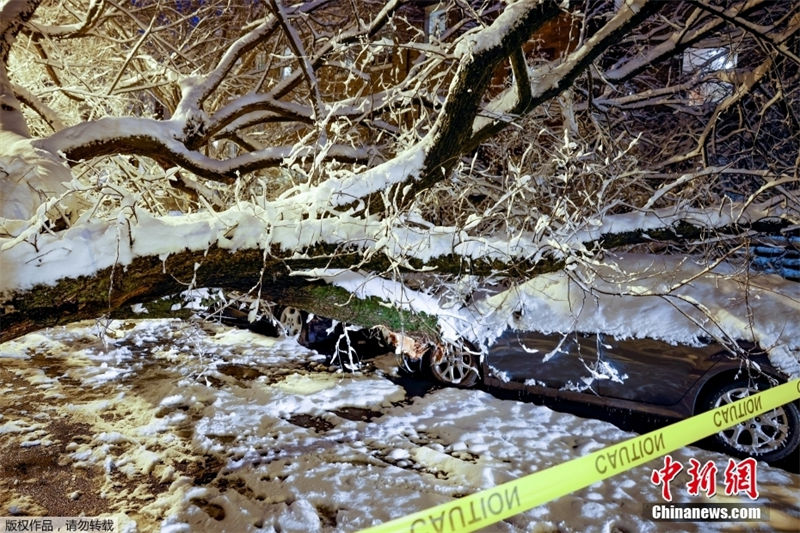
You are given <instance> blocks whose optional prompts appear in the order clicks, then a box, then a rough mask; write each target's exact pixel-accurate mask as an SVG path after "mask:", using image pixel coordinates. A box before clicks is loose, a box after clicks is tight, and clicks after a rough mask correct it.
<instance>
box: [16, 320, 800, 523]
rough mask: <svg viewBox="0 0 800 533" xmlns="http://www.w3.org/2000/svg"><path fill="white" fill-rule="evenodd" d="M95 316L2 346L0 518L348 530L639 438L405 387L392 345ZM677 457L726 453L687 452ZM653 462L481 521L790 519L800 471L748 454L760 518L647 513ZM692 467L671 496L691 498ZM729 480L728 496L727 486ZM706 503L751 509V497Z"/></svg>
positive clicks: (532, 410)
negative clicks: (354, 363)
mask: <svg viewBox="0 0 800 533" xmlns="http://www.w3.org/2000/svg"><path fill="white" fill-rule="evenodd" d="M98 331H100V330H99V329H98V327H97V324H96V323H95V322H83V323H79V324H76V325H73V326H70V327H67V328H57V329H51V330H46V331H43V332H40V333H35V334H31V335H28V336H26V337H23V338H21V339H18V340H15V341H11V342H8V343H5V344H2V345H0V393H2V394H1V395H0V406H2V410H1V411H0V413H1V414H0V474H2V475H0V516H8V515H11V514H19V515H28V516H76V515H80V514H85V515H86V516H93V515H100V514H109V513H110V514H114V515H116V516H117V517H118V519H119V523H120V525H121V526H122V530H123V531H128V532H134V531H139V532H142V533H144V532H150V531H158V530H161V531H164V532H183V531H186V532H188V531H193V532H197V531H230V532H245V531H282V532H312V531H356V530H358V529H361V528H364V527H366V526H369V525H374V524H377V523H379V522H384V521H387V520H389V519H391V518H395V517H399V516H403V515H405V514H410V513H412V512H414V511H418V510H421V509H424V508H427V507H430V506H432V505H435V504H438V503H442V502H446V501H450V500H451V499H453V498H456V497H459V496H461V495H464V494H468V493H471V492H474V491H477V490H480V489H485V488H489V487H492V486H494V485H496V484H498V483H501V482H504V481H508V480H511V479H514V478H517V477H520V476H523V475H526V474H528V473H531V472H535V471H538V470H541V469H543V468H546V467H548V466H552V465H555V464H559V463H561V462H564V461H567V460H569V459H570V458H573V457H578V456H580V455H583V454H586V453H589V452H591V451H594V450H597V449H600V448H602V447H604V446H606V445H608V444H613V443H616V442H619V441H621V440H624V439H625V438H628V437H630V436H631V435H632V434H630V433H626V432H623V431H621V430H619V429H617V428H616V427H615V426H613V425H611V424H608V423H605V422H600V421H596V420H589V419H582V418H578V417H575V416H572V415H567V414H562V413H558V412H555V411H552V410H550V409H548V408H546V407H542V406H537V405H534V404H530V403H521V402H515V401H509V400H500V399H497V398H494V397H493V396H491V395H489V394H486V393H484V392H481V391H466V390H458V389H441V390H436V391H433V392H430V393H428V394H426V395H424V396H423V397H414V398H407V397H406V392H405V390H404V389H403V388H402V387H400V386H398V385H396V384H394V383H393V382H392V381H391V380H390V379H388V377H390V376H391V374H392V373H394V372H395V369H394V358H393V356H391V355H389V356H384V357H381V358H378V359H377V360H375V361H374V363H375V364H374V366H373V365H370V366H369V367H368V368H366V369H365V371H364V372H360V373H343V372H337V371H335V370H332V369H330V368H328V367H327V366H326V364H325V359H324V358H323V357H322V356H319V355H317V354H315V353H313V352H309V351H308V350H306V349H304V348H302V347H300V346H299V345H298V344H297V343H296V342H294V341H293V340H291V339H271V338H268V337H263V336H260V335H257V334H254V333H250V332H247V331H241V330H234V329H229V328H226V327H224V326H220V325H216V324H211V323H207V322H194V321H185V322H182V321H168V320H137V321H116V322H112V323H110V324H106V327H105V328H103V330H102V333H98ZM672 457H673V458H674V459H676V460H679V461H681V462H682V463H684V464H688V460H689V458H691V457H694V458H697V459H698V460H699V461H700V462H701V463H705V461H707V460H709V459H711V460H714V461H715V463H716V464H717V467H718V469H719V472H723V471H724V469H725V466H726V465H727V460H728V458H727V457H726V456H722V455H719V454H714V453H712V452H708V451H705V450H700V449H697V448H684V449H682V450H679V451H677V452H675V453H673V454H672ZM662 465H663V462H662V461H661V460H658V461H654V462H653V463H651V464H648V465H645V466H641V467H638V468H635V469H633V470H630V471H628V472H626V473H624V474H621V475H619V476H616V477H614V478H611V479H609V480H606V481H604V482H601V483H597V484H595V485H592V486H591V487H588V488H586V489H583V490H581V491H578V492H576V493H573V494H571V495H569V496H566V497H563V498H561V499H559V500H556V501H554V502H551V503H549V504H547V505H544V506H541V507H538V508H536V509H533V510H531V511H528V512H526V513H523V514H520V515H517V516H515V517H512V518H510V519H508V520H506V521H505V522H501V523H499V524H497V525H495V526H493V527H491V528H489V529H487V531H581V532H582V531H706V530H723V531H738V530H762V531H781V530H782V531H797V530H798V524H799V523H800V475H796V474H790V473H787V472H785V471H783V470H779V469H775V468H771V467H769V466H767V465H766V464H759V466H758V489H759V491H760V497H759V499H758V501H757V503H759V504H761V505H762V506H763V507H765V508H768V509H769V511H770V512H769V522H761V523H748V524H738V525H736V524H731V523H710V522H708V523H667V522H662V523H654V522H652V521H649V520H648V519H646V517H645V514H644V509H643V505H644V504H647V503H661V502H662V501H663V500H661V489H660V487H657V486H656V485H653V484H652V483H651V482H650V481H649V479H650V474H651V472H652V470H653V469H654V468H660V467H661V466H662ZM687 480H688V476H686V475H685V470H684V472H681V474H679V475H678V477H677V478H676V479H675V480H673V481H672V492H673V495H674V496H675V501H694V502H703V501H708V500H705V499H703V498H702V497H690V496H689V495H688V494H687V493H686V490H685V487H684V485H685V483H686V481H687ZM719 492H720V493H721V492H722V491H721V490H720V491H719ZM720 493H718V494H717V496H715V497H714V498H713V501H714V502H742V503H749V502H750V500H749V499H748V498H747V496H744V495H742V496H735V497H725V496H722V495H721V494H720Z"/></svg>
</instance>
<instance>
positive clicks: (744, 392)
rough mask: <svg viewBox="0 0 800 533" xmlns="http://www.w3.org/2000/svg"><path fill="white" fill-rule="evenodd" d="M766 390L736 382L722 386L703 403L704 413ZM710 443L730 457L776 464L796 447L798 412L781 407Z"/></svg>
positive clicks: (789, 406)
mask: <svg viewBox="0 0 800 533" xmlns="http://www.w3.org/2000/svg"><path fill="white" fill-rule="evenodd" d="M766 388H768V385H767V384H765V383H761V382H753V381H751V380H747V379H739V380H736V381H734V382H732V383H726V384H725V385H724V386H722V387H721V388H720V389H719V390H717V391H716V392H714V393H713V394H712V395H711V396H710V397H709V398H708V402H707V408H708V409H714V408H716V407H722V406H724V405H727V404H730V403H733V402H735V401H736V400H739V399H741V398H745V397H747V396H750V395H751V394H754V393H756V392H758V391H759V390H764V389H766ZM713 438H714V440H715V441H716V442H717V444H719V445H720V446H721V447H722V449H723V450H724V451H725V452H726V453H729V454H731V455H739V456H740V455H747V456H749V457H753V458H755V459H758V460H759V461H767V462H773V461H780V460H781V459H785V458H786V457H788V456H789V455H791V454H792V452H794V450H795V448H797V445H798V444H799V443H800V411H798V409H797V406H796V405H794V404H791V403H790V404H786V405H782V406H780V407H778V408H776V409H773V410H772V411H767V412H766V413H762V414H760V415H758V416H756V417H753V418H751V419H750V420H745V421H744V422H741V423H739V424H736V425H735V426H733V427H731V428H728V429H725V430H723V431H720V432H719V433H717V434H716V435H715V436H714V437H713Z"/></svg>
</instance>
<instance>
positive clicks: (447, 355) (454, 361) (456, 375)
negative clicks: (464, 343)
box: [426, 346, 480, 389]
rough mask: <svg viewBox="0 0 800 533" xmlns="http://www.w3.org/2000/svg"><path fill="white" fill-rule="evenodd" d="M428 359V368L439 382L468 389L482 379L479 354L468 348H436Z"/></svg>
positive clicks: (429, 354)
mask: <svg viewBox="0 0 800 533" xmlns="http://www.w3.org/2000/svg"><path fill="white" fill-rule="evenodd" d="M426 357H427V358H428V368H429V369H430V371H431V374H432V375H433V377H434V378H436V380H437V381H440V382H442V383H445V384H447V385H453V386H456V387H461V388H465V389H467V388H470V387H473V386H475V384H476V383H478V380H479V379H480V372H479V370H478V369H479V364H478V354H476V353H474V352H472V351H471V350H469V349H467V348H466V347H456V346H448V347H447V348H445V349H442V348H440V347H436V348H434V349H433V350H432V351H431V352H429V353H428V355H427V356H426Z"/></svg>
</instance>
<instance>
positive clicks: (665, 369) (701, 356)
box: [600, 336, 708, 405]
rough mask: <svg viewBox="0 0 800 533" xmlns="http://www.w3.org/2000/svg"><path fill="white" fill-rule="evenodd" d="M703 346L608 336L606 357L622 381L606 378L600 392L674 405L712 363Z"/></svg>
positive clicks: (658, 403) (639, 400)
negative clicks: (675, 344)
mask: <svg viewBox="0 0 800 533" xmlns="http://www.w3.org/2000/svg"><path fill="white" fill-rule="evenodd" d="M706 351H707V350H705V349H704V348H703V347H692V346H682V345H678V346H674V345H671V344H669V343H667V342H663V341H657V340H653V339H625V340H619V339H615V338H613V337H611V336H605V337H604V338H603V342H602V345H601V352H602V354H601V355H602V357H603V359H604V361H605V362H606V364H607V365H609V366H610V367H611V368H612V369H613V371H614V372H616V373H617V374H618V375H619V376H620V377H621V378H622V380H621V381H615V380H604V381H602V382H601V383H600V394H601V395H602V396H606V397H609V398H620V399H624V400H633V401H637V402H643V403H650V404H655V405H674V404H676V403H678V402H679V401H680V400H681V398H683V396H684V394H686V392H687V391H688V390H689V389H690V388H691V386H692V385H693V384H694V382H695V381H697V379H698V378H699V377H700V375H701V374H702V372H703V370H704V369H705V368H706V367H707V366H708V364H707V360H708V355H707V353H706Z"/></svg>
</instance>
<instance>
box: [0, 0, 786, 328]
mask: <svg viewBox="0 0 800 533" xmlns="http://www.w3.org/2000/svg"><path fill="white" fill-rule="evenodd" d="M73 4H74V5H73ZM84 4H86V5H84ZM223 4H224V6H225V7H226V9H222V7H223ZM590 4H591V5H590ZM590 4H585V5H584V4H580V5H578V4H575V5H571V6H567V7H563V6H562V5H561V3H559V2H555V1H548V0H544V1H533V0H520V1H517V2H508V3H500V2H497V3H491V2H490V3H480V4H477V3H476V4H475V5H472V4H467V3H464V2H454V3H452V4H445V3H443V4H442V7H443V10H444V11H443V13H444V15H442V16H443V17H444V18H443V19H440V20H443V21H444V22H443V25H444V30H443V31H441V32H440V31H439V30H441V25H440V26H435V25H434V26H430V25H427V24H426V23H425V21H426V18H425V17H430V16H432V15H433V13H432V12H431V11H430V10H428V11H425V10H422V9H420V8H419V7H418V6H417V5H416V4H415V3H413V2H402V1H393V2H388V3H386V4H385V5H380V6H377V5H372V4H371V3H368V2H363V3H358V2H356V3H351V4H349V5H348V6H346V7H343V6H342V5H340V3H331V2H324V1H323V2H305V3H300V4H297V5H293V6H291V7H289V6H284V5H283V4H281V3H279V2H277V1H275V2H271V3H270V4H269V6H268V7H261V8H258V9H253V8H252V6H250V4H247V5H241V6H238V5H231V4H230V3H228V2H226V3H220V5H217V4H216V3H215V2H205V3H202V4H200V5H197V6H194V7H191V6H188V7H187V6H184V5H183V4H180V5H177V4H176V6H171V5H168V3H164V2H137V3H136V4H135V5H133V6H125V5H121V4H118V3H115V2H112V1H106V0H91V1H89V2H78V1H75V2H73V3H68V4H63V3H58V2H46V1H42V0H3V1H0V15H2V16H1V17H0V20H2V21H3V22H2V23H0V34H2V35H3V39H2V40H0V137H2V147H0V158H2V170H3V176H2V177H1V178H0V179H2V181H1V182H0V184H2V192H3V199H2V205H1V206H0V207H2V212H0V216H2V217H3V218H2V220H0V269H2V285H1V286H0V294H2V296H0V301H2V315H1V316H0V320H2V324H3V326H2V327H3V331H2V334H0V340H7V339H10V338H13V337H15V336H18V335H21V334H23V333H26V332H28V331H31V330H33V329H36V328H39V327H42V326H46V325H52V324H60V323H64V322H67V321H70V320H75V319H80V318H87V317H93V316H98V315H100V314H110V313H113V312H114V311H115V310H117V309H119V308H121V307H123V306H127V305H130V304H133V303H136V302H141V301H146V300H151V299H154V298H157V297H159V296H163V295H166V294H171V293H175V292H179V291H181V290H185V289H187V288H191V287H199V286H217V287H227V288H233V289H237V290H241V291H244V292H248V293H250V294H251V295H254V296H255V297H261V298H265V299H274V300H281V301H285V302H286V303H292V302H295V303H298V304H300V305H302V306H303V307H304V308H308V309H309V310H311V311H315V310H319V311H320V312H321V313H322V314H326V315H334V318H337V317H340V318H342V319H346V320H354V319H353V317H352V316H348V315H347V312H346V311H345V307H343V306H341V305H338V304H339V303H341V302H340V301H339V300H341V299H342V295H341V294H340V293H337V296H331V297H330V300H328V298H325V299H319V298H309V297H308V296H307V294H308V293H307V292H304V291H303V290H301V288H302V287H303V286H305V285H309V286H311V287H312V289H313V288H314V287H316V286H317V284H318V282H316V281H315V276H314V275H313V274H312V273H313V272H319V271H320V269H323V270H324V269H350V270H354V271H361V272H366V273H367V274H368V276H371V277H378V278H384V279H391V280H394V281H396V282H399V283H401V284H402V283H403V281H404V280H405V279H408V278H411V277H413V276H414V275H415V273H419V272H423V273H427V274H428V275H434V274H435V276H436V277H435V279H436V281H437V283H440V284H441V285H443V286H447V287H449V288H450V289H449V290H450V293H451V294H452V295H454V297H456V298H461V299H462V301H463V303H464V305H466V304H467V302H469V301H470V298H471V296H472V293H473V292H474V290H475V288H476V282H474V280H475V279H483V280H498V279H502V280H503V284H504V287H505V290H509V291H513V290H514V287H515V286H516V285H518V284H522V283H525V281H526V280H528V279H531V278H532V277H534V276H536V275H537V274H542V273H547V272H554V271H556V270H559V269H563V268H566V269H572V268H575V267H576V266H579V265H582V264H592V263H593V262H595V261H597V260H598V259H600V258H602V257H603V255H604V254H606V253H609V252H615V251H639V252H647V253H651V254H668V255H674V254H680V255H688V256H692V257H696V258H699V259H702V260H704V261H707V262H708V264H710V265H711V264H718V263H719V261H723V260H724V261H730V262H732V263H735V264H738V265H739V266H741V267H742V268H745V269H746V268H747V267H748V259H747V253H746V252H747V249H748V242H749V240H751V239H756V238H758V236H759V234H763V233H765V231H764V230H765V229H766V230H767V233H777V234H781V235H788V236H791V235H792V232H793V231H794V232H796V226H797V224H798V223H800V216H799V213H800V211H799V210H798V188H799V187H798V176H797V166H798V165H797V160H796V154H797V153H798V150H797V148H798V135H799V134H798V131H800V130H799V129H798V128H797V127H796V125H797V101H798V100H797V91H798V90H800V89H796V87H800V84H797V83H795V82H796V81H797V78H798V70H797V69H798V63H800V62H799V61H798V58H797V55H796V53H795V52H793V50H795V49H796V44H797V42H798V39H797V31H798V29H800V15H799V14H798V10H797V7H796V6H794V5H786V6H782V7H781V8H780V9H777V8H775V6H774V5H773V4H772V3H769V2H766V1H759V0H748V1H743V2H730V3H728V4H727V5H725V6H723V7H719V8H716V7H714V8H709V7H706V6H704V5H696V4H695V3H692V2H676V3H669V4H665V3H662V2H651V1H646V0H628V1H626V2H623V3H622V4H621V5H620V6H619V7H618V8H617V7H616V4H615V2H598V3H596V4H595V3H590ZM437 16H438V15H437ZM666 20H669V21H670V22H669V23H667V22H666ZM755 21H759V22H758V23H756V22H755ZM425 28H427V29H425ZM436 28H439V30H436V32H434V31H433V30H434V29H436ZM556 41H557V42H559V43H561V44H560V45H559V46H557V47H555V48H554V49H553V48H552V47H550V48H548V47H547V45H548V43H550V42H556ZM120 43H124V46H120ZM553 50H555V51H553ZM98 51H102V53H101V54H98ZM104 55H107V56H108V57H107V58H104V57H103V56H104ZM98 56H99V57H98ZM87 57H93V58H94V60H93V61H92V63H91V65H87V64H86V58H87ZM106 59H107V61H106ZM733 62H735V63H733ZM782 232H783V233H782ZM464 280H469V281H468V282H465V281H464ZM465 287H467V288H465ZM312 293H313V292H312ZM315 294H318V293H315ZM388 303H389V304H392V305H395V306H396V307H398V308H402V307H403V305H402V302H400V301H392V300H391V298H390V299H388ZM340 310H341V312H339V311H340ZM358 320H360V321H363V322H370V320H369V318H368V317H366V318H359V319H358ZM381 321H382V319H381V318H380V317H379V316H376V317H375V321H374V322H375V323H379V322H381ZM408 323H409V324H411V323H412V320H411V319H410V318H409V321H408ZM412 329H413V328H412Z"/></svg>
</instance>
